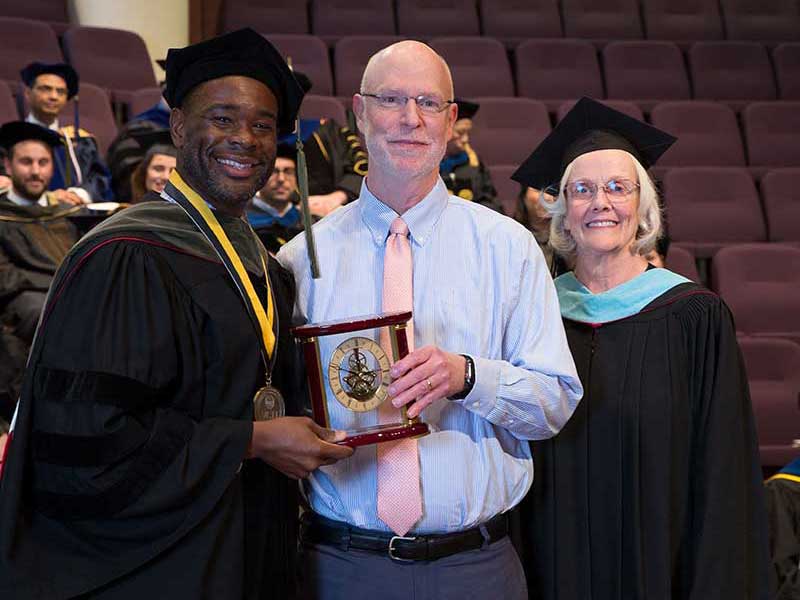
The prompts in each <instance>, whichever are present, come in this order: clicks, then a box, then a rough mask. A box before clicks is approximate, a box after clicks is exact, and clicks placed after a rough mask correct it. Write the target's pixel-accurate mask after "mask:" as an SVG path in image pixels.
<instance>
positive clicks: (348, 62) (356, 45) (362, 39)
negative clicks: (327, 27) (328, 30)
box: [333, 35, 402, 96]
mask: <svg viewBox="0 0 800 600" xmlns="http://www.w3.org/2000/svg"><path fill="white" fill-rule="evenodd" d="M400 39H402V38H400V37H399V36H394V35H376V36H355V37H343V38H342V39H340V40H339V41H338V42H336V46H334V51H333V67H334V71H335V73H336V95H337V96H352V95H353V94H355V93H357V92H358V90H359V87H360V85H361V76H362V75H363V74H364V67H366V66H367V61H369V59H370V57H371V56H372V55H373V54H375V53H376V52H377V51H378V50H380V49H382V48H385V47H386V46H388V45H389V44H393V43H394V42H396V41H398V40H400Z"/></svg>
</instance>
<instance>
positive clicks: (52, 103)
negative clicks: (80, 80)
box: [25, 73, 67, 125]
mask: <svg viewBox="0 0 800 600" xmlns="http://www.w3.org/2000/svg"><path fill="white" fill-rule="evenodd" d="M25 98H26V100H27V101H28V105H29V106H30V109H31V112H32V113H33V116H34V117H36V118H37V119H38V120H39V121H41V122H43V123H47V124H48V125H49V124H50V123H52V122H53V121H54V120H55V119H56V118H57V117H58V113H60V112H61V109H62V108H64V106H65V105H66V104H67V82H66V81H64V79H63V78H61V77H59V76H58V75H54V74H53V73H45V74H43V75H39V76H38V77H37V78H36V79H35V80H34V82H33V86H32V87H31V88H29V89H26V90H25Z"/></svg>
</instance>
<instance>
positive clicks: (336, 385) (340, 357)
mask: <svg viewBox="0 0 800 600" xmlns="http://www.w3.org/2000/svg"><path fill="white" fill-rule="evenodd" d="M389 366H390V365H389V357H388V356H386V353H385V352H384V351H383V348H381V347H380V345H379V344H377V343H376V342H374V341H373V340H371V339H369V338H365V337H352V338H350V339H347V340H345V341H344V342H342V343H341V344H339V345H338V346H337V347H336V350H334V352H333V355H332V356H331V361H330V363H329V364H328V381H329V382H330V384H331V390H332V391H333V395H334V396H335V397H336V399H337V400H338V401H339V402H340V403H341V404H342V406H344V407H345V408H349V409H350V410H354V411H357V412H364V411H367V410H372V409H374V408H377V407H378V406H379V405H380V404H381V402H383V401H384V400H386V395H387V393H388V391H387V390H388V387H389V384H390V383H391V380H392V378H391V377H390V376H389Z"/></svg>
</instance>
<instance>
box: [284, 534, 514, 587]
mask: <svg viewBox="0 0 800 600" xmlns="http://www.w3.org/2000/svg"><path fill="white" fill-rule="evenodd" d="M300 569H301V572H300V577H301V585H300V589H301V592H300V598H301V599H302V600H361V599H362V598H364V599H371V600H429V599H430V600H434V599H435V600H450V599H453V600H462V599H464V600H469V599H471V598H475V599H476V600H477V599H480V600H494V599H497V600H527V598H528V591H527V586H526V585H525V574H524V573H523V570H522V564H521V563H520V561H519V557H518V556H517V553H516V551H515V550H514V547H513V546H512V545H511V540H510V539H509V538H508V537H506V538H504V539H502V540H500V541H498V542H495V543H494V544H491V545H490V546H487V547H485V548H482V549H480V550H470V551H467V552H461V553H459V554H454V555H453V556H448V557H446V558H441V559H439V560H434V561H430V562H409V563H404V562H397V561H394V560H392V559H390V558H389V557H388V556H385V555H380V554H374V553H372V552H365V551H362V550H348V551H345V550H340V549H339V548H335V547H333V546H325V545H322V544H305V543H304V544H303V550H302V563H301V567H300Z"/></svg>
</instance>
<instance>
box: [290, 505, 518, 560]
mask: <svg viewBox="0 0 800 600" xmlns="http://www.w3.org/2000/svg"><path fill="white" fill-rule="evenodd" d="M507 535H508V518H507V517H506V515H497V516H495V517H492V518H491V519H489V520H488V521H487V522H486V523H484V524H483V525H480V526H478V527H475V528H473V529H466V530H464V531H457V532H455V533H445V534H434V535H417V536H412V535H409V536H399V535H392V534H391V533H385V532H383V531H373V530H370V529H360V528H358V527H351V526H350V525H348V524H347V523H342V522H341V521H333V520H331V519H327V518H325V517H323V516H320V515H318V514H315V513H313V512H311V511H308V512H306V513H305V514H304V515H303V525H302V529H301V538H302V540H303V541H304V542H308V543H312V544H325V545H328V546H334V547H336V548H339V549H341V550H344V551H347V550H350V549H351V548H353V549H356V550H366V551H368V552H375V553H377V554H387V555H388V556H389V558H391V559H392V560H398V561H404V562H405V561H407V562H412V561H419V560H437V559H439V558H444V557H445V556H452V555H453V554H458V553H459V552H466V551H468V550H478V549H479V548H483V547H484V546H486V545H489V544H493V543H494V542H497V541H499V540H501V539H503V538H504V537H506V536H507Z"/></svg>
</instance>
